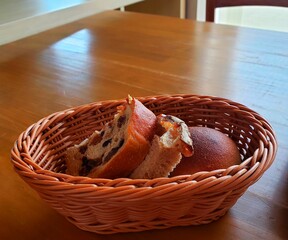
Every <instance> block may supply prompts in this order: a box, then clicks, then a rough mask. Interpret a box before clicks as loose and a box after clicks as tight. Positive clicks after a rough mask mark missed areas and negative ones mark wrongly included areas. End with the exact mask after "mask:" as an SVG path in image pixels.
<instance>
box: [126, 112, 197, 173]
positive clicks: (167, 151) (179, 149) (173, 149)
mask: <svg viewBox="0 0 288 240" xmlns="http://www.w3.org/2000/svg"><path fill="white" fill-rule="evenodd" d="M156 129H157V130H156V133H157V134H156V135H155V136H154V138H153V141H152V145H151V147H150V149H149V152H148V154H147V156H146V157H145V160H144V161H143V162H142V163H141V164H140V165H139V167H137V168H136V169H135V170H134V172H133V173H132V174H131V175H130V178H142V179H153V178H157V177H168V176H169V173H170V172H172V171H173V169H174V168H175V167H176V165H177V164H178V163H179V162H180V160H181V158H182V154H183V155H185V156H191V155H192V154H193V146H192V140H191V138H190V133H189V130H188V127H187V125H186V124H185V123H184V122H183V121H182V120H181V119H179V118H176V117H174V116H170V115H164V114H160V115H158V116H157V127H156Z"/></svg>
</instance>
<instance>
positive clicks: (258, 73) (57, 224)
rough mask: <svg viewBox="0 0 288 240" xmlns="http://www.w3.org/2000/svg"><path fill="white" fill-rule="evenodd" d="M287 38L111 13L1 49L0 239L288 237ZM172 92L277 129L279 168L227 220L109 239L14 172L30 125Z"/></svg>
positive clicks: (275, 165)
mask: <svg viewBox="0 0 288 240" xmlns="http://www.w3.org/2000/svg"><path fill="white" fill-rule="evenodd" d="M287 43H288V34H287V33H279V32H271V31H262V30H252V29H245V28H237V27H231V26H224V25H215V24H213V23H197V22H193V21H189V20H180V19H176V18H168V17H159V16H152V15H144V14H136V13H122V12H118V11H108V12H105V13H101V14H98V15H95V16H92V17H89V18H86V19H83V20H80V21H77V22H74V23H71V24H68V25H66V26H63V27H59V28H55V29H52V30H49V31H47V32H44V33H41V34H38V35H35V36H33V37H29V38H26V39H23V40H20V41H17V42H14V43H11V44H8V45H4V46H1V47H0V111H1V114H0V146H1V147H0V160H1V168H0V178H1V179H0V180H1V184H0V191H1V192H0V239H5V240H6V239H104V238H105V239H188V238H189V239H192V238H193V239H273V240H274V239H288V225H287V222H288V210H287V207H288V171H287V170H288V145H287V143H288V115H287V113H288V109H287V102H288V93H287V91H288V44H287ZM128 93H129V94H131V95H133V96H135V97H137V96H147V95H158V94H166V93H189V94H199V95H215V96H220V97H224V98H229V99H231V100H234V101H236V102H240V103H242V104H245V105H247V106H248V107H249V108H252V109H253V110H255V111H257V112H258V113H260V114H261V115H262V116H263V117H265V118H266V119H267V120H268V121H269V122H270V123H271V125H272V126H273V128H274V130H275V131H276V135H277V139H278V143H279V149H278V153H277V157H276V159H275V162H274V163H273V164H272V166H271V167H270V168H269V169H268V170H267V171H266V172H265V174H264V175H263V176H262V178H261V179H260V180H259V181H258V182H257V183H255V184H254V185H253V186H251V187H250V188H249V189H248V191H247V192H246V193H245V194H244V195H243V196H242V197H241V198H240V199H239V200H238V202H237V203H236V205H234V207H233V208H232V209H231V210H230V211H229V212H228V213H227V214H226V215H225V216H224V217H222V218H221V219H220V220H218V221H216V222H213V223H211V224H208V225H202V226H191V227H175V228H170V229H166V230H151V231H145V232H140V233H125V234H115V235H108V236H102V235H98V234H95V233H90V232H85V231H82V230H80V229H78V228H76V227H75V226H74V225H72V224H71V223H69V222H68V221H67V220H66V219H65V218H64V217H62V216H61V215H59V214H58V213H57V212H56V211H54V210H53V209H51V208H50V207H49V206H48V205H47V204H46V203H45V202H44V201H43V200H42V199H40V197H39V196H38V194H37V193H36V192H34V190H32V189H31V188H30V187H29V186H28V185H27V184H26V183H24V182H23V181H22V179H21V178H20V177H18V175H17V174H16V173H15V172H14V170H13V167H12V164H11V162H10V156H9V155H10V149H11V147H12V145H13V143H14V141H15V140H16V139H17V137H18V136H19V135H20V133H21V132H22V131H24V130H25V129H26V128H27V127H28V126H29V125H30V124H32V123H34V122H36V121H37V120H39V119H40V118H42V117H45V116H47V115H49V114H50V113H53V112H56V111H60V110H64V109H67V108H70V107H72V106H78V105H81V104H85V103H89V102H94V101H98V100H108V99H119V98H124V97H126V96H127V94H128Z"/></svg>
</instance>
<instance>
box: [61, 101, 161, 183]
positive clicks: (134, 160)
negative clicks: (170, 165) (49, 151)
mask: <svg viewBox="0 0 288 240" xmlns="http://www.w3.org/2000/svg"><path fill="white" fill-rule="evenodd" d="M155 130H156V116H155V114H154V113H153V112H152V111H150V110H149V109H147V108H146V107H145V106H144V105H143V104H142V103H141V102H140V101H138V100H137V99H135V98H132V97H128V98H127V103H126V104H125V105H123V106H120V107H119V108H118V113H117V114H116V115H115V117H114V120H113V121H112V122H109V123H107V124H106V125H105V126H104V128H103V129H102V130H101V131H95V132H94V133H93V134H92V136H91V137H90V138H88V139H85V140H84V141H83V142H82V143H80V144H79V145H76V146H73V147H71V148H69V149H68V150H67V154H66V165H67V173H68V174H71V175H74V176H78V175H80V176H88V177H98V178H111V179H113V178H118V177H128V176H129V175H130V174H131V172H132V171H133V170H134V169H135V168H136V167H138V165H139V164H140V163H141V162H142V161H143V160H144V158H145V156H146V155H147V153H148V151H149V148H150V142H151V141H152V138H153V136H154V135H155Z"/></svg>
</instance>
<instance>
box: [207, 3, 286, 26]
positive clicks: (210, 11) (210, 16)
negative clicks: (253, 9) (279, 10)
mask: <svg viewBox="0 0 288 240" xmlns="http://www.w3.org/2000/svg"><path fill="white" fill-rule="evenodd" d="M252 5H253V6H275V7H288V0H207V1H206V21H208V22H214V16H215V9H216V8H221V7H236V6H252Z"/></svg>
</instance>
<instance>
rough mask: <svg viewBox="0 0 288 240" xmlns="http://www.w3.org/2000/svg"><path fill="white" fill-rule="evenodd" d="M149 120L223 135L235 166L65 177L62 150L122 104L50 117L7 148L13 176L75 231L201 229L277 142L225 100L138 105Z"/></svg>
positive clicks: (255, 117)
mask: <svg viewBox="0 0 288 240" xmlns="http://www.w3.org/2000/svg"><path fill="white" fill-rule="evenodd" d="M138 99H139V100H140V101H141V102H143V104H144V105H145V106H147V107H148V108H149V109H151V110H152V111H154V112H155V113H156V114H158V113H165V114H171V115H175V116H177V117H179V118H181V119H183V120H184V121H185V122H186V123H187V125H189V126H204V127H209V128H214V129H217V130H219V131H221V132H223V133H225V134H227V135H228V136H229V137H230V138H231V139H233V140H234V141H235V143H236V144H237V146H238V148H239V150H240V153H241V157H242V163H241V164H240V165H237V166H232V167H230V168H228V169H219V170H215V171H211V172H199V173H196V174H193V175H182V176H177V177H172V178H156V179H152V180H143V179H128V178H119V179H114V180H112V179H99V178H94V179H92V178H88V177H74V176H70V175H67V174H65V170H66V166H65V162H64V160H63V156H64V154H65V150H66V148H67V147H69V146H71V145H73V144H75V143H79V142H80V141H82V140H83V139H84V138H86V137H88V136H89V135H90V134H91V133H92V132H93V131H94V130H95V129H100V128H102V126H103V125H104V124H105V123H106V122H108V121H110V120H112V118H113V116H114V114H115V112H116V107H117V106H118V105H121V104H123V103H124V100H117V101H103V102H96V103H91V104H87V105H83V106H79V107H75V108H72V109H68V110H65V111H62V112H57V113H54V114H51V115H50V116H48V117H45V118H43V119H41V120H40V121H38V122H37V123H35V124H33V125H32V126H30V127H29V128H28V129H27V130H26V131H24V132H23V133H22V134H21V135H20V136H19V138H18V140H17V141H16V142H15V145H14V147H13V149H12V151H11V159H12V163H13V164H14V167H15V170H16V172H17V173H18V174H19V175H20V176H21V177H22V178H23V179H24V181H25V182H26V183H28V184H29V185H30V186H31V187H32V188H33V189H34V190H36V191H37V192H38V193H39V195H40V196H41V197H42V198H43V199H44V200H45V201H46V202H47V203H48V204H49V205H50V206H51V207H52V208H54V209H56V210H57V211H58V212H59V213H60V214H62V215H64V216H65V217H66V218H67V219H68V220H69V221H70V222H72V223H73V224H75V225H76V226H78V227H79V228H81V229H83V230H86V231H91V232H96V233H101V234H109V233H116V232H135V231H143V230H149V229H161V228H168V227H172V226H186V225H198V224H205V223H209V222H211V221H214V220H217V219H218V218H220V217H221V216H223V215H224V214H225V213H226V212H227V210H228V209H229V208H231V207H232V206H233V205H234V204H235V203H236V201H237V199H238V198H239V197H240V196H241V195H242V194H243V193H244V192H245V191H246V189H247V188H248V187H249V186H250V185H252V184H253V183H255V182H256V181H257V180H258V179H259V178H260V177H261V176H262V174H263V173H264V172H265V170H266V169H267V168H268V167H269V166H270V165H271V164H272V162H273V160H274V158H275V154H276V150H277V142H276V139H275V135H274V132H273V130H272V128H271V126H270V125H269V123H267V121H265V120H264V119H263V118H262V117H261V116H260V115H259V114H257V113H256V112H254V111H252V110H251V109H249V108H247V107H245V106H243V105H241V104H239V103H235V102H232V101H230V100H227V99H223V98H218V97H211V96H197V95H183V94H182V95H162V96H152V97H145V98H138Z"/></svg>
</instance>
